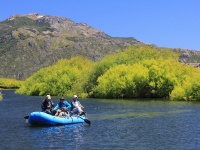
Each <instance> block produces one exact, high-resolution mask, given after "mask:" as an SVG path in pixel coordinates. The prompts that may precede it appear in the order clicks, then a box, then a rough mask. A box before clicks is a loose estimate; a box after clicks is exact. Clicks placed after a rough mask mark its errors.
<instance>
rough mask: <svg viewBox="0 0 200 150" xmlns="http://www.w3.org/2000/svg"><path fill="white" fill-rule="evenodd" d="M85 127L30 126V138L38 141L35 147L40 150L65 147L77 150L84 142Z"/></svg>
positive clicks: (78, 125)
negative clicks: (40, 149) (38, 147)
mask: <svg viewBox="0 0 200 150" xmlns="http://www.w3.org/2000/svg"><path fill="white" fill-rule="evenodd" d="M85 127H86V125H84V124H72V125H64V126H53V127H34V126H30V130H31V132H32V134H31V138H32V139H33V140H34V139H40V140H39V143H37V145H38V146H40V147H41V148H61V147H65V146H66V147H68V148H69V147H73V148H75V149H79V148H80V145H81V144H82V143H83V142H84V138H83V131H84V128H85ZM72 143H73V144H72ZM74 143H76V144H74ZM80 149H81V148H80Z"/></svg>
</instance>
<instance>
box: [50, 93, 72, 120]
mask: <svg viewBox="0 0 200 150" xmlns="http://www.w3.org/2000/svg"><path fill="white" fill-rule="evenodd" d="M70 108H71V104H69V103H68V102H67V101H65V99H64V98H63V97H61V98H60V102H59V103H58V104H56V106H55V107H54V108H53V111H56V113H55V116H66V115H68V114H69V113H68V110H70Z"/></svg>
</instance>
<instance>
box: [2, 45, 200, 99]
mask: <svg viewBox="0 0 200 150" xmlns="http://www.w3.org/2000/svg"><path fill="white" fill-rule="evenodd" d="M2 81H4V82H2ZM10 87H12V88H16V93H17V94H26V95H35V96H43V95H46V94H51V95H52V96H66V97H67V96H71V95H74V93H76V94H78V95H79V97H82V98H86V97H88V98H108V99H110V98H115V99H117V98H119V99H121V98H124V99H133V98H153V99H155V98H164V99H167V100H180V101H183V100H185V101H198V100H200V69H199V68H195V67H193V66H189V65H186V64H183V63H180V62H179V54H178V53H177V52H172V51H171V50H169V49H167V48H156V47H153V46H150V45H148V46H146V45H145V46H138V45H136V46H130V47H129V48H127V49H125V50H123V51H120V52H118V53H116V54H112V55H107V56H106V57H104V59H102V60H99V61H97V62H92V61H90V60H88V59H86V58H84V57H82V56H78V57H74V58H71V59H69V60H67V59H61V60H59V61H58V62H57V63H55V64H54V65H52V66H49V67H46V68H42V69H40V70H39V71H37V72H36V73H34V74H33V75H32V76H30V77H29V78H27V79H26V80H25V81H17V80H15V79H2V78H0V88H10Z"/></svg>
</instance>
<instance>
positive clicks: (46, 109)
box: [41, 95, 54, 114]
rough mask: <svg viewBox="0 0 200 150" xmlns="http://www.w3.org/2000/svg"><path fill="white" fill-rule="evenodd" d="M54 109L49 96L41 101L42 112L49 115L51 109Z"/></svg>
mask: <svg viewBox="0 0 200 150" xmlns="http://www.w3.org/2000/svg"><path fill="white" fill-rule="evenodd" d="M53 107H54V103H53V101H52V100H51V96H50V95H47V96H46V97H45V99H44V100H43V101H42V105H41V108H42V112H46V113H47V114H51V113H52V108H53Z"/></svg>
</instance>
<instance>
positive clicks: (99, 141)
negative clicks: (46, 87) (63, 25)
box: [0, 90, 200, 150]
mask: <svg viewBox="0 0 200 150" xmlns="http://www.w3.org/2000/svg"><path fill="white" fill-rule="evenodd" d="M2 94H3V100H2V101H0V119H1V120H0V129H1V134H0V142H1V144H0V149H2V150H6V149H8V150H9V149H10V150H25V149H26V150H27V149H29V150H37V149H42V150H43V149H48V150H55V149H56V150H65V149H67V150H102V149H106V150H125V149H126V150H127V149H131V150H198V149H200V104H199V103H192V102H171V101H164V100H163V101H156V100H104V99H79V100H80V101H81V102H82V104H83V105H84V106H85V110H86V111H87V112H88V119H89V120H90V121H91V125H90V126H88V125H87V124H85V123H83V124H73V125H64V126H54V127H34V126H30V125H28V124H27V123H25V119H24V116H27V115H29V114H30V112H33V111H40V105H41V102H42V100H43V98H44V97H40V96H26V95H18V94H14V90H4V91H2ZM52 100H53V101H54V102H55V103H57V102H58V100H59V97H52ZM67 100H68V102H70V101H71V99H67Z"/></svg>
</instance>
